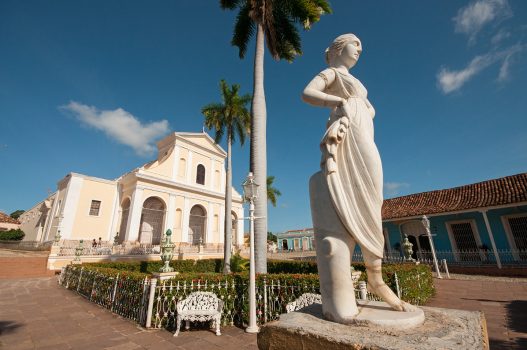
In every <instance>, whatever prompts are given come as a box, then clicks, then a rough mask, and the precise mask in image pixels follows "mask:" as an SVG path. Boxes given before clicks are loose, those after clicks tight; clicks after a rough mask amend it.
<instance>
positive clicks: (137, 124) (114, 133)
mask: <svg viewBox="0 0 527 350" xmlns="http://www.w3.org/2000/svg"><path fill="white" fill-rule="evenodd" d="M60 109H62V110H66V111H69V112H71V113H73V114H74V115H75V117H76V118H77V119H78V120H79V121H80V122H81V123H83V124H86V125H89V126H91V127H94V128H95V129H98V130H101V131H103V132H104V133H105V134H106V135H107V136H108V137H109V138H111V139H113V140H116V141H117V142H119V143H121V144H123V145H126V146H130V147H132V148H133V149H134V151H135V152H136V153H137V154H138V155H140V156H146V155H150V154H152V153H153V152H154V150H155V146H154V145H153V143H154V141H155V140H157V139H158V138H159V137H161V136H163V135H165V134H167V133H168V132H169V126H168V121H166V120H161V121H156V122H151V123H148V124H142V123H141V121H140V120H139V119H137V118H136V117H135V116H133V115H132V114H130V113H128V112H127V111H125V110H124V109H122V108H117V109H116V110H113V111H112V110H103V111H99V110H98V109H97V108H95V107H93V106H87V105H84V104H81V103H78V102H75V101H71V102H70V103H69V104H67V105H65V106H61V107H60Z"/></svg>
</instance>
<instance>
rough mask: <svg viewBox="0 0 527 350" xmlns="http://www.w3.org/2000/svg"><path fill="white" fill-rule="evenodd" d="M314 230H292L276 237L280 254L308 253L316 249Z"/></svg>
mask: <svg viewBox="0 0 527 350" xmlns="http://www.w3.org/2000/svg"><path fill="white" fill-rule="evenodd" d="M313 232H314V231H313V229H312V228H304V229H301V230H290V231H286V232H284V233H278V234H277V235H276V238H277V245H278V251H279V252H287V251H307V250H314V249H315V239H314V236H313Z"/></svg>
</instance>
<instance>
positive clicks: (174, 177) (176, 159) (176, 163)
mask: <svg viewBox="0 0 527 350" xmlns="http://www.w3.org/2000/svg"><path fill="white" fill-rule="evenodd" d="M173 157H174V164H173V166H172V181H176V180H177V174H178V172H179V146H174V155H173Z"/></svg>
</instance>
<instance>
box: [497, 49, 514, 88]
mask: <svg viewBox="0 0 527 350" xmlns="http://www.w3.org/2000/svg"><path fill="white" fill-rule="evenodd" d="M511 57H512V55H509V56H507V57H505V59H504V60H503V63H502V64H501V67H500V73H499V74H498V81H501V82H503V81H506V80H508V79H509V74H510V64H511V63H510V62H511Z"/></svg>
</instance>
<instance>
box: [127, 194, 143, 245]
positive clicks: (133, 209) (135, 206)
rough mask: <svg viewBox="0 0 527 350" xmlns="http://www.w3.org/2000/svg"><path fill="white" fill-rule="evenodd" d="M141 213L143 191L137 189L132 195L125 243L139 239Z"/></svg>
mask: <svg viewBox="0 0 527 350" xmlns="http://www.w3.org/2000/svg"><path fill="white" fill-rule="evenodd" d="M142 211H143V189H142V188H137V187H136V189H135V191H134V193H133V194H132V200H131V203H130V211H129V212H128V223H127V225H126V235H125V236H124V240H125V241H137V239H138V238H139V225H140V224H141V212H142Z"/></svg>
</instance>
